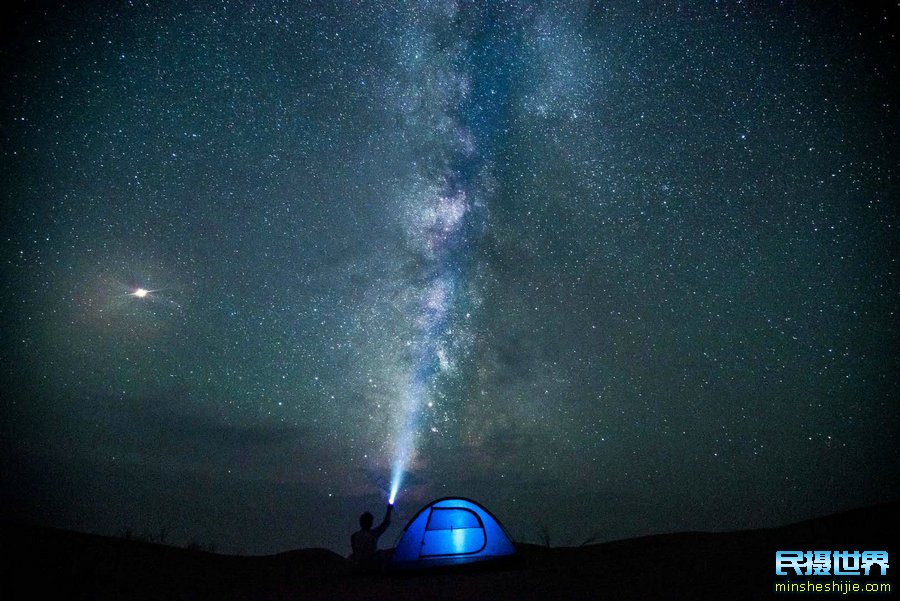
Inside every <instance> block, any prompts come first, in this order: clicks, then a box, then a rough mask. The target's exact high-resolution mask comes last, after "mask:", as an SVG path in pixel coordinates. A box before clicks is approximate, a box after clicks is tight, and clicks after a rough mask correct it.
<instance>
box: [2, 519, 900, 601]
mask: <svg viewBox="0 0 900 601" xmlns="http://www.w3.org/2000/svg"><path fill="white" fill-rule="evenodd" d="M898 509H900V504H898V503H892V504H886V505H879V506H875V507H869V508H864V509H858V510H854V511H848V512H845V513H841V514H836V515H831V516H826V517H823V518H818V519H814V520H809V521H805V522H800V523H797V524H791V525H789V526H784V527H780V528H770V529H761V530H746V531H738V532H726V533H706V532H685V533H677V534H663V535H656V536H646V537H641V538H636V539H629V540H621V541H615V542H609V543H603V544H596V545H588V546H583V547H565V548H547V547H541V546H537V545H527V544H520V545H518V548H519V551H520V555H521V561H520V562H519V564H518V565H517V566H516V567H514V568H509V569H505V570H498V571H485V570H467V571H461V572H447V573H431V574H426V575H418V576H409V575H406V576H363V575H358V574H355V573H354V572H353V567H352V565H351V564H350V562H348V561H347V560H346V559H344V558H343V557H341V556H339V555H337V554H336V553H333V552H331V551H328V550H325V549H303V550H297V551H290V552H287V553H280V554H278V555H272V556H264V557H236V556H226V555H217V554H213V553H207V552H203V551H192V550H187V549H181V548H176V547H167V546H163V545H157V544H152V543H145V542H139V541H133V540H125V539H118V538H109V537H103V536H96V535H91V534H82V533H76V532H68V531H64V530H57V529H52V528H44V527H37V526H26V525H21V524H11V523H4V524H3V542H4V545H3V546H4V548H5V549H6V550H8V551H9V552H10V553H12V557H11V560H9V561H8V562H7V563H6V565H5V570H8V575H7V576H6V577H4V578H3V583H4V589H5V592H4V593H3V598H4V599H22V598H30V597H31V596H34V595H40V594H43V593H49V594H51V595H54V596H55V598H66V599H148V600H150V599H153V600H157V599H167V600H168V599H198V600H205V599H209V600H217V601H218V600H226V599H253V600H267V599H348V600H353V599H390V600H397V599H400V600H403V599H417V600H418V599H448V600H449V599H465V600H466V601H472V600H476V599H647V598H658V599H671V598H684V599H760V598H767V597H770V596H773V593H772V586H773V582H774V579H775V577H774V555H775V551H776V550H778V549H800V550H808V549H828V550H830V549H838V550H839V549H870V550H871V549H886V550H888V551H893V550H894V549H895V547H896V545H895V544H894V543H895V539H894V534H893V533H894V532H897V531H898V526H900V524H898V519H900V517H898V516H900V512H898ZM890 575H891V573H890V572H888V577H887V578H886V579H890ZM8 587H12V588H11V589H10V588H8ZM26 595H27V597H26Z"/></svg>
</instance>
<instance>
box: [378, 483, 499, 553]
mask: <svg viewBox="0 0 900 601" xmlns="http://www.w3.org/2000/svg"><path fill="white" fill-rule="evenodd" d="M515 554H516V548H515V547H514V546H513V544H512V543H511V542H510V540H509V536H508V535H507V534H506V531H505V530H504V529H503V526H501V525H500V522H498V521H497V518H495V517H494V516H493V515H491V512H490V511H488V510H487V509H485V508H484V507H482V506H481V505H479V504H478V503H476V502H475V501H470V500H469V499H463V498H460V497H447V498H445V499H439V500H437V501H433V502H432V503H430V504H428V505H426V506H425V507H424V508H422V509H421V510H419V513H417V514H416V515H415V517H413V519H411V520H410V521H409V524H407V525H406V528H404V529H403V534H402V535H401V536H400V540H399V541H398V542H397V546H396V547H395V548H394V554H393V556H392V557H391V566H392V567H394V568H400V569H407V568H410V569H419V568H430V567H437V566H444V565H457V564H465V563H473V562H480V561H489V560H499V559H508V558H512V557H513V556H514V555H515Z"/></svg>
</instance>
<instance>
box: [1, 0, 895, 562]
mask: <svg viewBox="0 0 900 601" xmlns="http://www.w3.org/2000/svg"><path fill="white" fill-rule="evenodd" d="M3 10H4V11H6V12H5V16H6V18H5V19H3V21H4V28H5V35H4V36H3V40H2V41H0V65H2V73H3V76H4V80H5V81H7V82H8V83H7V86H6V89H5V91H4V100H3V103H2V112H0V118H2V121H0V123H2V127H0V156H2V160H0V178H2V182H3V183H2V191H3V217H4V218H3V220H2V222H0V228H2V236H0V265H2V267H0V270H2V281H3V286H2V293H0V331H2V333H3V340H4V344H3V345H0V365H2V380H0V385H2V390H3V391H4V394H3V400H2V402H0V406H2V413H0V428H2V430H0V441H2V442H0V444H2V447H0V449H2V452H0V516H12V517H17V518H24V519H29V520H34V521H36V522H38V523H43V524H46V525H50V526H57V527H62V528H68V529H75V530H81V531H88V532H96V533H101V534H108V535H119V534H121V533H123V532H124V531H125V530H126V529H131V530H132V532H133V533H135V534H136V535H141V534H142V533H143V532H144V531H145V530H146V531H147V532H150V533H158V532H159V531H160V529H161V528H165V529H166V531H167V537H168V538H169V541H171V542H172V544H176V545H184V544H187V543H189V542H192V541H194V542H198V543H200V544H203V545H208V544H210V543H214V544H215V545H216V548H217V550H219V551H220V552H244V553H252V554H264V553H274V552H278V551H284V550H288V549H295V548H308V547H325V548H329V549H333V550H335V551H336V552H338V553H341V554H342V555H346V553H347V552H348V551H349V535H350V533H351V532H353V530H354V529H355V528H356V527H357V526H356V523H357V517H358V516H359V514H360V513H361V512H363V511H366V510H368V511H371V512H373V513H375V514H376V515H378V514H379V513H380V511H381V508H382V507H383V504H384V502H385V499H386V498H387V494H388V489H389V487H390V479H391V471H392V468H393V467H394V465H395V464H396V463H397V462H398V456H403V455H405V453H406V451H405V449H406V448H407V447H409V449H411V451H410V461H409V464H408V469H407V473H406V476H405V478H404V480H403V488H402V490H401V492H400V496H399V498H398V515H397V516H395V521H394V525H393V526H392V527H391V529H390V530H389V531H388V533H387V534H386V537H385V538H384V539H382V546H390V544H392V543H393V540H394V539H395V538H396V536H397V535H398V534H399V532H400V530H401V529H402V527H403V525H404V524H405V519H406V518H408V517H410V516H411V515H412V514H413V513H414V512H415V511H416V510H418V509H419V508H420V507H421V506H422V505H424V504H425V503H427V502H428V501H430V500H433V499H436V498H439V497H444V496H447V495H459V496H464V497H469V498H472V499H474V500H477V501H479V502H481V503H482V504H484V505H485V506H486V507H487V508H488V509H490V511H492V512H493V513H494V514H495V515H496V516H497V517H498V518H499V519H500V521H501V522H502V523H503V524H504V525H505V526H506V527H507V529H508V530H509V531H510V533H511V534H512V536H513V538H515V539H516V540H521V541H526V542H541V540H542V539H543V538H544V536H545V534H546V535H548V536H549V537H550V540H551V543H552V544H554V545H577V544H579V543H581V542H582V541H584V540H585V539H587V538H589V537H592V536H596V537H597V540H598V541H602V540H613V539H622V538H630V537H634V536H641V535H646V534H656V533H663V532H679V531H688V530H707V531H727V530H736V529H744V528H759V527H769V526H778V525H784V524H788V523H792V522H796V521H799V520H803V519H808V518H813V517H817V516H823V515H828V514H832V513H836V512H840V511H844V510H848V509H853V508H858V507H865V506H869V505H873V504H878V503H884V502H894V501H897V500H900V487H898V484H897V483H898V482H900V478H898V476H900V469H898V467H900V444H898V442H900V441H898V423H900V404H898V402H897V398H898V395H897V391H898V386H897V384H898V381H897V377H898V373H900V356H898V353H897V348H898V346H897V339H898V338H897V335H898V323H900V321H898V319H897V310H898V298H900V279H898V276H897V269H898V266H897V257H898V256H900V255H898V252H897V251H898V235H897V228H898V224H900V220H898V206H900V204H898V202H897V198H898V185H897V181H898V180H897V165H898V164H900V160H898V159H900V157H898V150H897V144H896V139H897V135H896V134H897V131H896V129H897V123H898V114H897V108H898V103H897V95H896V92H895V90H894V88H895V82H896V81H898V80H900V77H898V75H900V73H898V64H897V56H898V55H900V54H898V52H897V40H896V37H895V33H894V30H895V29H896V27H895V26H894V23H895V22H896V21H897V19H898V17H900V10H898V7H897V6H896V3H894V4H892V3H888V2H885V3H876V4H872V5H868V4H867V6H866V7H855V6H844V5H843V4H842V3H839V2H835V3H816V4H815V5H814V6H812V5H811V6H806V5H803V4H786V5H785V4H774V3H771V4H768V3H767V4H753V5H752V6H747V5H745V4H743V3H738V2H735V3H729V2H724V3H715V4H710V5H698V4H697V3H694V2H674V3H667V4H665V5H660V4H659V3H649V4H647V5H642V4H640V3H634V2H613V3H594V2H571V3H561V2H546V3H533V2H515V1H511V2H507V3H494V2H491V3H481V2H453V1H451V0H446V1H443V2H421V3H397V4H396V5H391V4H387V5H384V4H381V3H378V2H360V3H358V4H356V5H352V6H350V5H347V6H344V5H332V4H330V3H317V2H306V3H281V2H262V3H258V4H254V5H252V6H245V5H243V4H240V3H229V2H224V3H212V2H201V3H188V2H173V3H165V4H160V5H158V6H157V5H155V4H152V3H150V4H148V3H141V4H136V3H133V2H121V3H119V2H96V3H90V4H89V5H77V6H70V5H55V4H52V3H47V4H40V3H39V4H38V5H35V4H33V3H26V2H20V3H17V4H15V5H14V6H13V7H11V8H4V9H3ZM407 431H408V432H411V433H412V436H409V437H408V438H404V432H407Z"/></svg>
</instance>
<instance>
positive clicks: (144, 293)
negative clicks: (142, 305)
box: [131, 288, 150, 298]
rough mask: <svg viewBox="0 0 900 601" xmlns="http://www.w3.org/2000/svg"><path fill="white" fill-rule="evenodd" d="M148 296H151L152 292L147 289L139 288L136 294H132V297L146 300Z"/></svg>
mask: <svg viewBox="0 0 900 601" xmlns="http://www.w3.org/2000/svg"><path fill="white" fill-rule="evenodd" d="M148 294H150V291H149V290H147V289H146V288H138V289H137V290H135V291H134V292H132V293H131V296H136V297H138V298H144V297H145V296H147V295H148Z"/></svg>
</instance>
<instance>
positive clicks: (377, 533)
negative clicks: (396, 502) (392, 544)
mask: <svg viewBox="0 0 900 601" xmlns="http://www.w3.org/2000/svg"><path fill="white" fill-rule="evenodd" d="M392 511H394V506H393V505H391V504H390V503H388V506H387V510H386V511H385V512H384V519H383V520H381V523H380V524H378V527H377V528H374V529H373V530H372V532H373V533H374V534H375V536H381V535H382V534H384V531H385V530H387V529H388V526H390V525H391V512H392Z"/></svg>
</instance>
